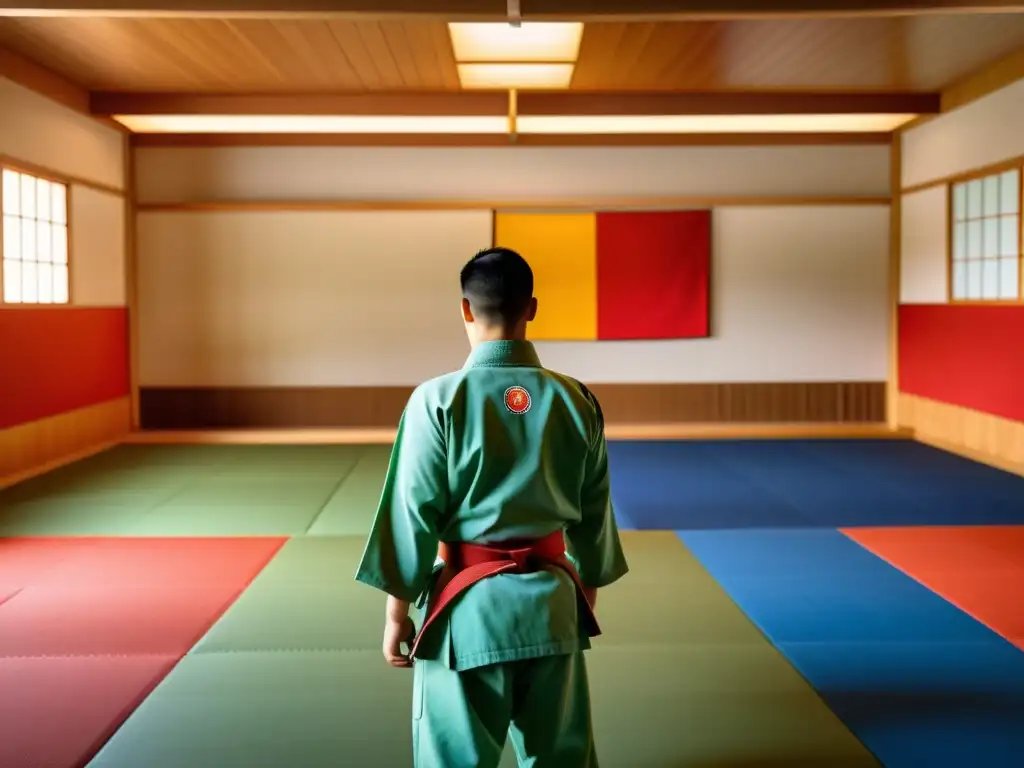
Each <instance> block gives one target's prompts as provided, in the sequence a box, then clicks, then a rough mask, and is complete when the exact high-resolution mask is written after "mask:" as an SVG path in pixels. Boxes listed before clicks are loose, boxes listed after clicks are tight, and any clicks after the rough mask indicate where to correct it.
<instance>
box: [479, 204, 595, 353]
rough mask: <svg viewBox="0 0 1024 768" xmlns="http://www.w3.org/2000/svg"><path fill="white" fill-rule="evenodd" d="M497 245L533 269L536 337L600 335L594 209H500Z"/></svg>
mask: <svg viewBox="0 0 1024 768" xmlns="http://www.w3.org/2000/svg"><path fill="white" fill-rule="evenodd" d="M494 244H495V245H496V246H499V247H502V248H511V249H512V250H514V251H518V252H519V253H520V254H521V255H522V257H523V258H524V259H526V261H527V262H529V264H530V267H531V268H532V269H533V279H534V295H535V296H536V297H537V305H538V306H537V319H536V320H534V321H533V322H532V323H530V325H529V327H528V329H527V335H528V336H529V338H530V339H531V340H533V341H569V340H573V341H575V340H585V341H593V340H595V339H596V338H597V220H596V216H595V215H594V214H592V213H569V214H561V213H559V214H551V213H497V214H496V215H495V217H494Z"/></svg>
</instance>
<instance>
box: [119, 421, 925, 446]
mask: <svg viewBox="0 0 1024 768" xmlns="http://www.w3.org/2000/svg"><path fill="white" fill-rule="evenodd" d="M605 433H606V435H607V437H608V439H609V440H737V439H765V440H770V439H800V438H805V439H814V438H820V439H907V438H909V437H910V432H909V431H907V430H902V431H900V430H893V429H890V428H889V427H888V425H886V424H884V423H877V424H842V423H836V424H818V423H806V424H610V425H608V427H607V429H606V430H605ZM394 439H395V430H394V429H392V428H389V427H388V428H380V429H241V430H175V431H142V432H133V433H131V434H129V435H127V436H126V437H125V438H124V442H126V443H131V444H135V445H147V444H148V445H161V444H183V445H189V444H194V445H218V444H222V445H245V444H251V445H261V444H280V445H289V444H294V445H315V444H356V445H358V444H378V445H388V444H390V443H392V442H393V441H394Z"/></svg>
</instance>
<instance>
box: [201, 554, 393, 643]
mask: <svg viewBox="0 0 1024 768" xmlns="http://www.w3.org/2000/svg"><path fill="white" fill-rule="evenodd" d="M363 544H364V542H363V539H362V538H360V537H355V536H344V537H334V536H315V537H308V538H297V539H292V540H291V541H289V542H288V543H287V544H285V545H284V547H282V548H281V550H280V551H279V552H278V553H277V555H275V556H274V559H273V560H271V561H270V562H269V563H268V564H267V566H266V567H265V568H264V569H263V571H262V572H261V573H260V575H259V576H257V577H256V579H255V580H254V581H253V583H252V584H251V585H250V586H249V588H248V589H246V591H245V592H243V593H242V595H241V596H240V597H239V598H238V600H236V601H235V603H234V605H232V606H231V607H230V608H229V609H228V610H227V612H226V613H225V614H224V615H223V616H222V617H221V618H220V620H219V621H218V622H217V623H216V624H215V625H214V626H213V627H212V628H211V629H210V631H209V632H208V633H207V634H206V636H205V637H204V638H203V639H202V640H201V641H200V642H199V643H198V644H197V645H196V647H195V650H194V652H195V653H209V652H214V651H269V650H346V649H347V650H353V649H357V650H366V651H377V653H378V654H379V652H380V651H379V649H380V645H381V630H382V629H383V627H384V603H385V597H384V595H383V594H382V593H380V592H378V591H377V590H375V589H371V588H370V587H367V586H365V585H363V584H359V583H357V582H356V581H355V580H354V579H353V576H354V575H355V572H356V566H357V565H358V563H359V558H360V556H361V555H362V552H363Z"/></svg>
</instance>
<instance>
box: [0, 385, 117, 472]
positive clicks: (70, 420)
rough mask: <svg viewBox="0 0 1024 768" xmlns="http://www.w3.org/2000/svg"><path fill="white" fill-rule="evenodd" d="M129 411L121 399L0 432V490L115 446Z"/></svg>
mask: <svg viewBox="0 0 1024 768" xmlns="http://www.w3.org/2000/svg"><path fill="white" fill-rule="evenodd" d="M130 412H131V404H130V402H129V400H128V398H126V397H125V398H118V399H116V400H110V401H108V402H105V403H99V404H98V405H91V406H88V407H87V408H79V409H78V410H75V411H69V412H67V413H62V414H59V415H57V416H50V417H49V418H45V419H40V420H39V421H33V422H29V423H28V424H20V425H18V426H16V427H11V428H9V429H2V430H0V488H4V487H6V486H9V485H13V484H14V483H17V482H21V481H22V480H27V479H28V478H30V477H33V476H35V475H40V474H43V473H45V472H49V471H51V470H53V469H56V468H57V467H59V466H61V465H63V464H67V463H69V462H71V461H77V460H79V459H82V458H84V457H85V456H88V455H90V454H93V453H97V452H98V451H101V450H103V449H104V448H107V447H109V446H111V445H114V444H116V443H117V442H119V441H120V440H121V439H122V438H123V437H124V436H125V435H127V434H128V427H129V421H130Z"/></svg>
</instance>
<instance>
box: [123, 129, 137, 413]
mask: <svg viewBox="0 0 1024 768" xmlns="http://www.w3.org/2000/svg"><path fill="white" fill-rule="evenodd" d="M124 187H125V196H124V210H125V215H124V278H125V304H126V306H127V307H128V377H129V398H130V400H131V428H132V429H138V428H139V311H138V307H139V298H138V296H139V290H138V251H137V248H136V225H137V222H138V217H137V216H136V213H135V206H136V204H135V149H134V148H133V147H132V145H131V142H130V141H129V140H128V137H125V141H124Z"/></svg>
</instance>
